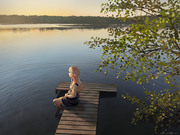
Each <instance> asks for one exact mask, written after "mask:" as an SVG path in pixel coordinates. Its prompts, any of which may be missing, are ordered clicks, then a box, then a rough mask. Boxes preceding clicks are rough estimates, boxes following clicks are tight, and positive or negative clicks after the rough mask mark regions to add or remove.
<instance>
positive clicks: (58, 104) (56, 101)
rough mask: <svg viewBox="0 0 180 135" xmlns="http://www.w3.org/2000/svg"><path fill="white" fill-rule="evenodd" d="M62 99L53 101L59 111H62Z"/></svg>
mask: <svg viewBox="0 0 180 135" xmlns="http://www.w3.org/2000/svg"><path fill="white" fill-rule="evenodd" d="M62 98H63V97H60V98H56V99H54V100H53V102H54V104H55V105H56V106H57V108H58V109H60V107H61V104H62Z"/></svg>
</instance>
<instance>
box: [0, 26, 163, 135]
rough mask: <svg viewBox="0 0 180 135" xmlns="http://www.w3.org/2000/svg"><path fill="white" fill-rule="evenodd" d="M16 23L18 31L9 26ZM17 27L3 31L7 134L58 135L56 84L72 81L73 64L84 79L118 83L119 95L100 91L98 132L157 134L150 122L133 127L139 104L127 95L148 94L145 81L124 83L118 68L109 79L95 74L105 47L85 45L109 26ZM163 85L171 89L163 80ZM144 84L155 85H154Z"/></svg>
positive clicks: (1, 116) (0, 104)
mask: <svg viewBox="0 0 180 135" xmlns="http://www.w3.org/2000/svg"><path fill="white" fill-rule="evenodd" d="M11 26H12V27H13V29H9V28H11ZM11 26H8V27H9V28H8V29H4V30H0V127H1V128H0V134H1V135H53V134H54V133H55V131H56V127H57V125H58V122H59V120H58V119H56V118H55V112H56V107H55V106H54V104H53V102H52V100H53V99H54V98H55V97H56V94H55V88H56V87H57V85H58V84H59V82H61V81H65V82H69V81H70V78H69V76H68V68H69V67H70V66H71V65H76V66H78V67H79V68H80V72H81V73H80V78H81V80H82V82H94V83H115V84H117V85H118V92H117V95H116V96H111V94H108V93H101V94H100V104H99V114H98V116H99V117H98V125H97V135H119V134H121V135H132V134H133V135H134V134H136V135H152V134H153V128H152V126H151V125H150V124H148V123H145V124H144V123H143V124H141V125H138V126H135V127H133V126H131V125H130V121H131V118H132V116H133V112H134V111H135V108H136V106H135V105H132V104H131V103H130V102H128V101H126V100H123V99H122V98H121V94H124V93H125V92H129V93H130V94H131V95H133V96H138V97H143V96H144V94H143V91H144V89H143V87H142V85H137V84H136V83H135V82H131V81H124V80H123V77H120V78H119V79H116V73H115V72H111V73H110V74H109V75H108V76H106V77H105V75H104V73H103V72H97V73H94V71H95V70H96V68H97V67H98V65H99V63H100V62H101V60H100V59H99V57H100V56H101V53H102V52H101V49H95V50H94V49H90V48H89V47H88V46H86V45H83V43H84V42H85V41H88V40H90V37H92V36H101V37H107V36H108V33H107V29H77V28H75V29H67V30H60V29H51V30H46V29H44V30H43V31H42V30H41V29H39V28H37V27H34V25H33V29H30V28H32V27H31V25H28V26H25V27H26V28H27V27H28V30H27V29H23V30H22V29H21V30H19V29H18V30H17V29H16V30H14V28H16V26H14V25H11ZM29 26H30V28H29ZM49 26H51V25H49ZM1 27H3V28H4V27H5V26H1ZM22 27H23V28H24V25H22ZM38 27H40V25H38ZM43 27H47V24H46V25H45V26H43ZM51 27H52V26H51ZM18 28H21V27H20V25H18ZM157 83H158V85H156V87H157V88H163V87H166V86H165V85H164V83H163V81H162V80H159V81H158V82H157ZM144 86H145V87H146V88H147V89H151V87H152V83H151V82H150V83H149V84H145V85H144Z"/></svg>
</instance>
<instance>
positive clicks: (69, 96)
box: [65, 89, 75, 98]
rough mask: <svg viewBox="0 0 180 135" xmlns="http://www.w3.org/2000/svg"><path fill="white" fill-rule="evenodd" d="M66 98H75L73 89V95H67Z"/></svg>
mask: <svg viewBox="0 0 180 135" xmlns="http://www.w3.org/2000/svg"><path fill="white" fill-rule="evenodd" d="M65 97H68V98H74V97H75V91H74V90H73V89H72V93H71V94H70V95H69V94H68V95H66V96H65Z"/></svg>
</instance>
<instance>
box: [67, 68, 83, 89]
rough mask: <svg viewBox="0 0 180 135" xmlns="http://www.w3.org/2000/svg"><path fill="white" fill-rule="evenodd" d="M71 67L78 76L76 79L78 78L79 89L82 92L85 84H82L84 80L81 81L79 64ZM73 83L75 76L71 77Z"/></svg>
mask: <svg viewBox="0 0 180 135" xmlns="http://www.w3.org/2000/svg"><path fill="white" fill-rule="evenodd" d="M70 68H71V70H72V73H73V74H74V75H75V76H76V79H77V80H76V81H77V83H78V86H77V90H78V92H81V91H82V90H83V84H82V82H81V80H80V78H79V75H80V70H79V68H78V67H77V66H71V67H70ZM72 83H73V78H71V83H70V86H71V84H72Z"/></svg>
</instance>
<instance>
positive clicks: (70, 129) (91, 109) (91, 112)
mask: <svg viewBox="0 0 180 135" xmlns="http://www.w3.org/2000/svg"><path fill="white" fill-rule="evenodd" d="M69 85H70V82H61V83H59V85H58V87H57V88H56V92H58V91H60V90H69ZM83 87H84V89H83V90H82V91H81V92H80V98H79V104H78V105H76V106H72V107H70V108H66V109H65V110H64V111H63V114H62V117H61V120H60V122H59V125H58V127H57V130H56V134H57V135H58V134H66V135H67V134H69V135H72V134H84V135H88V134H91V135H96V126H97V125H96V124H97V116H98V115H97V114H98V104H99V92H100V91H106V92H117V85H114V84H102V83H83Z"/></svg>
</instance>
